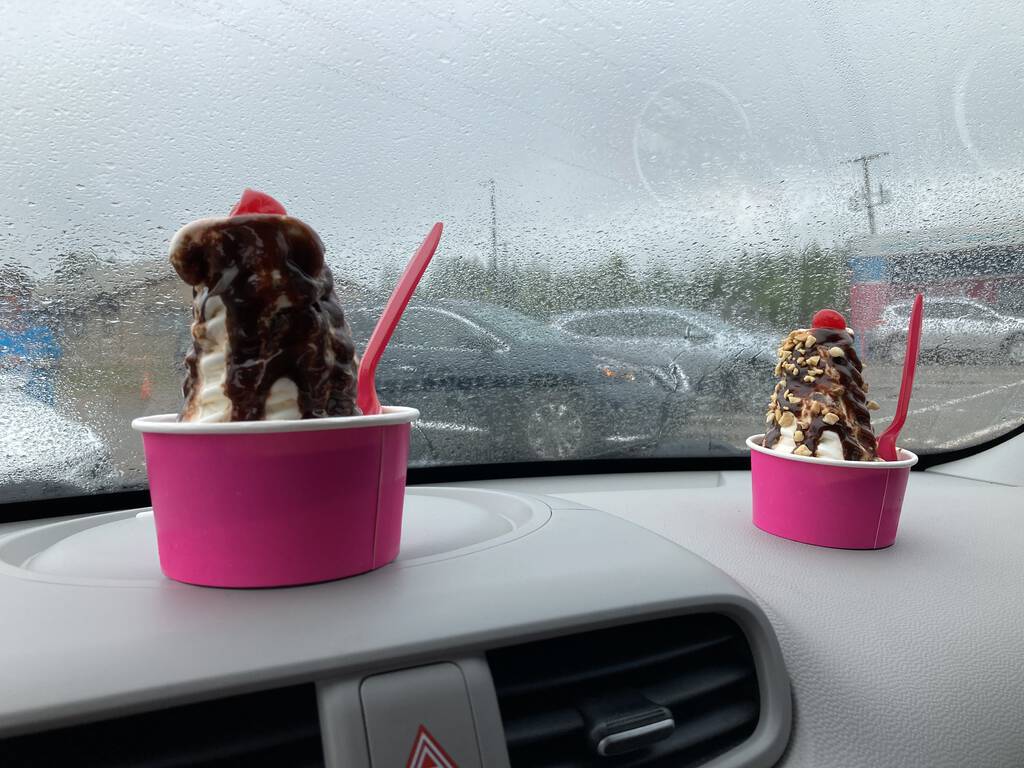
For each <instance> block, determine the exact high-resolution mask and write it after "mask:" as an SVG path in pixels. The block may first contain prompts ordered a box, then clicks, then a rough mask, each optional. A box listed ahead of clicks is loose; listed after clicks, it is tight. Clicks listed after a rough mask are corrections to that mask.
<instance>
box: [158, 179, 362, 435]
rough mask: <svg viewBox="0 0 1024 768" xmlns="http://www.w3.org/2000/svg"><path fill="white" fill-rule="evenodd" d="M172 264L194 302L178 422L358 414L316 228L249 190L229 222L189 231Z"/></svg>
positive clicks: (349, 356) (349, 352)
mask: <svg viewBox="0 0 1024 768" xmlns="http://www.w3.org/2000/svg"><path fill="white" fill-rule="evenodd" d="M170 260H171V264H172V265H173V266H174V269H175V270H176V271H177V273H178V275H179V276H180V277H181V279H182V280H184V281H185V282H186V283H188V284H189V285H191V286H192V296H193V299H192V317H193V322H192V340H193V343H192V349H191V350H190V351H189V353H188V355H187V356H186V358H185V365H186V377H185V384H184V388H183V389H184V395H185V406H184V409H183V410H182V413H181V416H180V419H181V421H198V422H226V421H260V420H276V419H309V418H319V417H326V416H352V415H355V414H358V413H359V410H358V408H357V407H356V404H355V397H356V373H357V368H356V365H357V361H356V356H355V347H354V345H353V342H352V333H351V330H350V329H349V326H348V323H347V322H346V321H345V315H344V312H343V311H342V308H341V305H340V304H339V302H338V298H337V296H336V295H335V293H334V280H333V277H332V275H331V271H330V269H328V267H327V264H326V263H325V262H324V247H323V243H321V241H320V238H319V237H318V236H317V234H316V232H314V231H313V229H312V228H310V227H309V226H308V225H307V224H305V223H303V222H302V221H300V220H298V219H296V218H293V217H291V216H288V215H287V214H286V213H285V210H284V208H283V207H282V206H281V205H280V203H278V202H277V201H276V200H274V199H273V198H271V197H269V196H267V195H263V194H261V193H257V192H253V191H252V190H246V193H245V195H243V197H242V200H241V201H240V202H239V204H238V205H237V206H236V207H235V210H233V211H232V212H231V215H230V216H228V217H226V218H210V219H200V220H198V221H194V222H192V223H191V224H187V225H186V226H184V227H182V228H181V229H180V230H179V231H178V233H177V234H176V235H175V236H174V238H173V240H172V241H171V247H170Z"/></svg>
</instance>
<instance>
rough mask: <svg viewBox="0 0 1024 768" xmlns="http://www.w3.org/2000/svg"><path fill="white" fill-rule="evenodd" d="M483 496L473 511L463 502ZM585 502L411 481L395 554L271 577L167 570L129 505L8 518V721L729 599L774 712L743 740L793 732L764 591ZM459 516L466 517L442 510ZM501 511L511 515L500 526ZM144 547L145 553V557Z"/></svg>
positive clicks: (0, 607) (212, 691)
mask: <svg viewBox="0 0 1024 768" xmlns="http://www.w3.org/2000/svg"><path fill="white" fill-rule="evenodd" d="M474 506H475V507H476V508H477V514H475V515H474V513H472V512H471V510H469V509H467V507H470V508H471V507H474ZM524 506H525V507H526V508H528V510H527V511H525V512H524V511H523V507H524ZM580 506H581V505H580V504H578V503H576V502H573V501H566V500H562V499H547V500H542V499H539V498H535V497H530V496H525V495H521V494H514V493H505V492H500V491H493V490H482V489H466V488H464V489H459V488H448V489H445V488H410V489H409V493H408V495H407V511H408V525H406V526H404V527H403V546H406V545H408V546H407V551H406V555H405V556H404V557H403V558H402V559H401V561H400V562H396V563H394V564H392V565H390V566H387V567H385V568H382V569H380V570H378V571H375V572H373V573H369V574H364V575H362V576H357V577H353V578H350V579H345V580H341V581H336V582H330V583H324V584H318V585H311V586H305V587H297V588H289V589H266V590H222V589H207V588H203V587H193V586H188V585H184V584H178V583H175V582H171V581H168V580H166V579H162V578H160V577H158V576H157V575H156V574H155V572H154V570H153V568H152V561H151V558H152V537H149V538H148V539H147V538H146V537H145V535H144V534H145V525H144V524H145V523H146V521H145V519H144V518H136V517H135V515H134V514H133V513H115V514H113V515H109V516H106V517H104V518H96V517H92V518H80V519H78V520H73V521H60V522H57V523H55V524H52V525H51V526H49V527H46V526H43V527H40V526H39V525H38V524H32V525H26V526H22V527H21V528H19V529H11V528H8V529H7V530H6V531H0V533H6V534H7V536H6V537H5V538H3V539H2V540H0V617H2V619H0V621H2V628H0V734H13V733H18V732H24V731H34V730H40V729H44V728H47V727H51V726H55V725H58V724H61V723H68V722H78V721H84V720H88V719H95V718H99V717H105V716H110V715H116V714H118V713H121V712H131V711H136V710H138V709H146V708H158V707H166V706H171V705H173V704H175V703H178V702H185V701H189V700H194V699H201V698H207V697H210V696H218V697H219V696H226V695H230V694H231V693H234V692H242V691H245V690H250V689H254V688H268V687H273V686H275V685H284V684H288V683H291V682H302V681H310V680H317V681H324V680H325V679H346V678H352V677H355V678H360V677H364V676H366V675H369V674H374V673H379V672H387V671H389V670H394V669H400V668H403V667H409V666H415V665H418V664H426V663H430V662H435V661H438V660H443V659H455V658H460V657H462V656H465V657H479V654H480V652H481V650H482V649H486V648H489V647H495V646H498V645H507V644H510V643H516V642H521V641H524V640H527V639H533V638H537V637H542V636H545V635H548V634H551V633H552V632H558V633H562V632H568V631H572V630H573V629H579V630H583V629H588V628H594V627H600V626H605V625H607V624H609V623H622V622H625V621H628V620H629V619H630V618H633V617H635V618H637V619H639V618H654V617H657V616H660V615H667V614H674V613H680V612H686V611H699V610H718V611H722V612H723V613H726V614H728V615H731V616H732V617H733V618H734V619H735V620H736V621H737V622H738V623H739V624H740V626H741V627H743V629H744V631H746V633H747V635H748V637H749V638H750V639H751V643H752V646H753V649H754V657H755V664H757V668H758V674H759V677H761V682H762V686H761V689H762V707H763V708H764V709H765V710H766V715H765V717H763V718H762V721H761V724H760V725H759V726H758V731H757V732H756V733H755V735H754V736H753V737H751V739H750V740H749V741H748V745H750V747H751V750H748V751H753V750H756V751H759V752H760V753H761V754H762V757H763V756H764V755H766V754H770V753H777V749H778V748H780V747H781V745H782V744H784V742H785V736H786V734H787V733H788V727H789V709H790V708H789V688H788V682H787V681H786V679H785V674H784V671H783V669H782V665H781V656H780V654H779V652H778V646H777V644H776V642H775V640H774V638H773V637H772V636H771V631H770V628H769V625H768V622H767V620H766V619H765V618H764V616H763V614H762V613H761V612H760V610H759V609H757V607H756V605H755V604H754V603H753V601H752V600H751V599H750V598H749V596H747V595H746V594H745V593H743V591H742V590H741V589H740V588H739V587H738V586H737V585H736V583H735V582H734V581H733V580H732V579H730V578H729V577H728V576H727V575H726V574H724V573H722V572H721V571H719V570H717V569H715V568H712V567H710V566H709V565H708V564H707V563H706V562H705V561H703V560H701V559H700V558H698V557H696V556H694V555H692V554H691V553H688V552H686V551H685V550H682V549H680V548H679V547H678V546H676V545H675V544H672V543H671V542H669V541H667V540H666V539H664V538H662V537H660V536H657V535H653V534H652V533H651V532H649V531H646V530H644V529H643V528H641V527H639V526H636V525H632V524H630V523H628V522H626V521H623V520H621V519H619V518H617V517H615V516H613V515H608V514H604V513H601V512H598V511H595V510H593V509H581V508H580ZM424 510H426V511H427V512H430V514H431V516H432V517H431V522H430V525H429V526H426V525H425V523H424V519H423V512H424ZM431 510H432V511H431ZM515 510H519V511H518V512H516V511H515ZM451 515H455V516H459V517H461V518H462V520H461V522H457V523H456V522H452V521H451V520H448V521H446V520H445V519H444V518H445V516H451ZM494 515H497V516H498V517H500V518H502V519H503V520H504V523H502V522H501V520H497V521H495V520H491V521H490V522H487V520H488V519H490V518H491V517H493V516H494ZM98 525H101V526H102V525H106V526H108V532H109V533H110V536H108V537H104V536H102V535H100V533H99V532H98V531H100V530H101V529H100V528H98V527H97V526H98ZM425 527H429V528H430V530H431V531H432V534H431V535H430V536H424V535H423V533H424V529H425ZM439 537H440V538H439ZM438 540H441V541H442V542H446V544H445V546H441V547H440V548H439V547H438V546H436V544H437V541H438ZM111 542H113V543H111ZM124 546H127V547H129V548H134V549H136V550H138V551H137V552H136V553H135V554H136V556H134V557H133V558H129V559H127V560H126V562H125V563H121V564H118V565H116V566H112V565H111V564H110V563H108V562H105V561H104V558H107V559H109V558H117V557H118V552H119V551H122V552H123V551H124V549H123V548H122V549H121V550H119V549H118V547H124ZM146 547H149V548H150V549H149V551H150V562H149V565H147V561H146V558H145V557H139V556H138V553H139V552H142V551H144V550H145V549H146ZM762 726H764V727H762ZM331 737H332V734H330V733H327V732H326V731H325V740H330V739H331ZM754 742H757V744H756V745H755V744H754ZM773 745H774V746H773ZM738 753H739V750H738V751H737V754H738ZM730 764H735V763H730ZM759 764H763V762H762V763H759Z"/></svg>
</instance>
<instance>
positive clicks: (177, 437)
mask: <svg viewBox="0 0 1024 768" xmlns="http://www.w3.org/2000/svg"><path fill="white" fill-rule="evenodd" d="M417 418H419V411H417V410H415V409H414V408H400V407H385V408H384V409H383V412H382V413H380V414H378V415H375V416H348V417H335V418H324V419H301V420H287V421H240V422H229V423H220V424H203V423H198V422H178V421H177V416H176V415H174V414H167V415H162V416H146V417H144V418H140V419H136V420H135V421H133V422H132V427H133V428H134V429H136V430H137V431H139V432H141V433H142V443H143V448H144V449H145V453H146V471H147V474H148V475H149V489H150V495H151V497H152V500H153V517H154V520H155V523H156V535H157V544H158V548H159V551H160V567H161V568H162V569H163V572H164V574H165V575H166V576H168V577H169V578H171V579H174V580H176V581H183V582H187V583H189V584H201V585H204V586H211V587H282V586H289V585H296V584H310V583H313V582H318V581H329V580H331V579H340V578H343V577H345V576H354V575H355V574H358V573H364V572H366V571H370V570H373V569H374V568H380V567H381V566H383V565H387V564H388V563H390V562H391V561H392V560H394V559H395V557H397V556H398V545H399V540H400V538H401V530H402V506H403V504H404V501H405V478H406V467H407V461H408V457H409V436H410V433H411V428H412V422H413V421H415V420H416V419H417Z"/></svg>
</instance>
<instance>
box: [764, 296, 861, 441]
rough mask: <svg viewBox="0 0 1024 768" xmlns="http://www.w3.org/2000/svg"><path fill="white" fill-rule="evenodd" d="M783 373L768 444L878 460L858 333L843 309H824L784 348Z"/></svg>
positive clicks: (772, 408)
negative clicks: (857, 345)
mask: <svg viewBox="0 0 1024 768" xmlns="http://www.w3.org/2000/svg"><path fill="white" fill-rule="evenodd" d="M778 354H779V362H778V364H777V365H776V367H775V375H776V376H778V377H779V381H778V383H777V384H776V385H775V390H774V391H773V392H772V396H771V402H770V403H769V406H768V414H767V416H766V421H767V424H768V426H767V432H766V434H765V436H764V446H765V447H766V448H771V449H773V450H776V451H780V452H782V453H792V454H796V455H798V456H808V457H810V456H815V457H818V458H827V459H846V460H849V461H875V460H876V459H877V456H876V444H875V433H874V431H873V430H872V428H871V416H870V411H871V410H875V409H877V408H878V404H877V403H875V402H874V401H872V400H868V399H867V389H868V385H867V384H866V383H865V382H864V377H863V365H862V364H861V361H860V358H859V357H858V356H857V351H856V349H855V348H854V342H853V332H852V331H851V330H850V329H849V328H847V327H846V320H845V319H844V318H843V316H842V315H840V314H839V313H838V312H835V311H833V310H822V311H821V312H818V313H817V314H816V315H815V316H814V320H813V322H812V327H811V328H809V329H798V330H795V331H793V332H791V333H790V334H789V335H788V336H787V337H786V339H785V340H784V341H783V342H782V346H781V347H780V348H779V351H778Z"/></svg>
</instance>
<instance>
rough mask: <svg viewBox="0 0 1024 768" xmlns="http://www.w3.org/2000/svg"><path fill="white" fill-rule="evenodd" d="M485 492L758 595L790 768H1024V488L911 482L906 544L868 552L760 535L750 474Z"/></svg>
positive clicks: (560, 483) (610, 479)
mask: <svg viewBox="0 0 1024 768" xmlns="http://www.w3.org/2000/svg"><path fill="white" fill-rule="evenodd" d="M475 485H480V486H483V487H489V486H500V487H503V488H508V489H515V490H519V491H522V492H529V493H546V494H553V495H555V496H558V497H560V498H563V499H566V500H568V501H569V502H570V503H578V504H586V505H588V506H592V507H596V508H599V509H602V510H605V511H607V512H610V513H612V514H615V515H618V516H620V517H622V518H624V519H626V520H630V521H632V522H634V523H637V524H639V525H642V526H645V527H647V528H649V529H650V530H652V531H656V532H657V533H660V534H661V535H663V536H665V537H667V538H669V539H671V540H672V541H675V542H678V543H679V544H681V545H683V546H684V547H686V548H688V549H690V550H691V551H693V552H695V553H697V554H699V555H701V556H702V557H704V558H706V559H707V560H709V561H710V562H712V563H713V564H715V565H717V566H719V567H720V568H721V569H722V570H724V571H726V572H727V573H729V574H730V575H732V576H733V577H734V578H735V579H736V580H737V581H739V582H740V583H741V584H742V585H743V586H744V587H746V589H747V590H748V591H749V592H750V593H751V594H753V595H754V597H755V599H756V600H757V601H758V602H759V603H760V605H761V607H762V608H763V609H764V611H765V612H766V613H767V614H768V616H769V618H770V619H771V621H772V624H773V625H774V628H775V631H776V633H777V635H778V637H779V642H780V643H781V645H782V650H783V654H784V656H785V659H786V665H787V667H788V669H789V673H790V676H791V679H792V684H793V696H794V730H793V735H792V738H791V741H790V746H789V750H788V751H787V753H786V756H785V757H784V758H783V760H782V761H781V762H780V765H781V766H784V767H785V768H830V767H832V766H835V767H836V768H861V767H863V768H869V767H870V768H877V767H878V766H922V767H924V766H927V767H928V768H939V767H940V766H943V767H944V766H948V767H949V768H963V767H964V766H986V767H988V768H1003V767H1005V768H1019V766H1021V765H1024V727H1022V726H1024V663H1022V659H1024V489H1022V488H1017V487H1009V486H1005V485H994V484H989V483H984V482H979V481H974V480H967V479H962V478H955V477H946V476H942V475H936V474H932V473H930V472H929V473H913V475H912V476H911V481H910V485H909V488H908V490H907V495H906V502H905V505H904V510H903V516H902V520H901V523H900V532H899V536H898V538H897V540H896V544H895V545H894V546H893V547H891V548H889V549H886V550H880V551H874V552H857V551H846V550H833V549H823V548H818V547H812V546H808V545H804V544H798V543H795V542H790V541H786V540H783V539H778V538H775V537H773V536H770V535H769V534H767V533H763V532H762V531H759V530H758V529H756V528H754V527H753V525H752V524H751V522H750V475H749V473H746V472H726V473H720V474H719V473H662V474H634V475H605V476H587V477H568V478H537V479H530V480H504V481H492V482H487V483H479V484H475ZM813 501H814V500H807V503H813ZM795 502H796V503H800V502H799V499H797V500H795Z"/></svg>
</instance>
